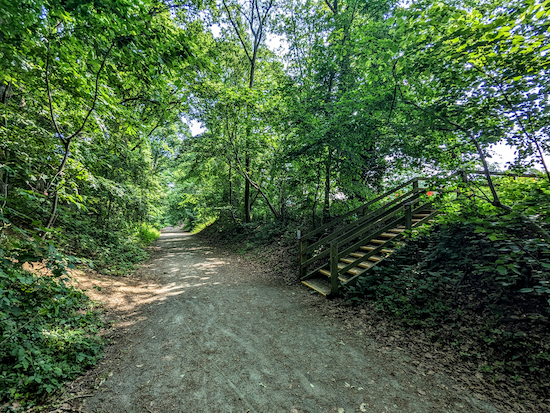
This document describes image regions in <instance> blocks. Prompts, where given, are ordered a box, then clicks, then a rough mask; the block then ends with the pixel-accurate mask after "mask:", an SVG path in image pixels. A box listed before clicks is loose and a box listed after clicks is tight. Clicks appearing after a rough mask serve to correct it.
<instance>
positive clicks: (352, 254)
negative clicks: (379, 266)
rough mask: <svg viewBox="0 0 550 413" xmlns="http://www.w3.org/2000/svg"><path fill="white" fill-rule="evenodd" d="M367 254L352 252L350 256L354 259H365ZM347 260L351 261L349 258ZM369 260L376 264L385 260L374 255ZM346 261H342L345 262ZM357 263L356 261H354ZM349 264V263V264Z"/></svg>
mask: <svg viewBox="0 0 550 413" xmlns="http://www.w3.org/2000/svg"><path fill="white" fill-rule="evenodd" d="M365 255H366V254H364V253H362V252H352V253H351V254H350V256H352V257H353V258H361V257H364V256H365ZM346 259H349V258H346ZM367 259H368V260H370V261H374V262H377V261H382V260H383V259H384V258H382V257H378V256H376V255H373V256H372V257H369V258H367ZM343 260H344V259H342V261H343ZM354 261H355V260H354ZM344 262H346V261H344ZM350 262H353V261H350ZM348 264H349V263H348Z"/></svg>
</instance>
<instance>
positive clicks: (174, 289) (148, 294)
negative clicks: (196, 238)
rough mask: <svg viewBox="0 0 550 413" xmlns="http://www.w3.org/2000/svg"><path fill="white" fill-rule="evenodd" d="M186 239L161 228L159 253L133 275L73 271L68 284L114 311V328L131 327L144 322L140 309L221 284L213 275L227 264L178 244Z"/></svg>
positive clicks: (198, 249) (197, 247)
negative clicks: (115, 315) (83, 291)
mask: <svg viewBox="0 0 550 413" xmlns="http://www.w3.org/2000/svg"><path fill="white" fill-rule="evenodd" d="M189 237H191V235H190V234H187V233H182V232H181V231H179V230H175V229H168V230H166V229H165V230H163V231H162V233H161V236H160V238H159V240H158V241H157V245H159V246H160V247H161V248H159V250H162V251H163V253H161V254H159V255H158V256H156V257H155V258H154V260H152V261H150V262H148V263H145V264H144V265H142V267H141V268H140V270H138V271H137V272H136V273H135V274H132V275H130V276H128V277H120V276H108V275H102V274H98V273H93V272H87V273H84V272H83V271H76V270H75V271H72V273H71V277H72V283H73V285H75V287H77V288H80V289H83V290H85V291H86V294H87V295H88V296H89V297H90V298H91V299H92V300H94V301H96V302H98V303H100V305H102V306H105V307H106V308H108V309H110V310H112V311H114V312H116V313H117V317H118V318H119V320H118V323H117V325H118V326H120V327H128V326H131V325H133V324H136V323H138V322H140V321H143V320H146V319H147V316H146V315H145V313H146V312H145V311H143V310H144V309H145V308H146V307H148V306H151V305H161V304H163V303H165V302H166V300H167V299H169V298H173V297H177V296H184V297H185V293H186V292H190V291H195V290H196V289H198V288H204V287H206V286H216V285H221V284H222V282H221V281H218V279H217V277H216V274H217V272H218V269H219V268H220V267H222V266H224V265H227V264H228V262H227V261H224V260H220V259H219V258H214V257H211V258H207V257H206V256H205V255H209V254H212V253H213V252H212V251H211V249H209V248H208V247H204V246H201V245H189V244H190V243H183V244H182V241H184V242H185V240H188V239H189ZM199 256H200V257H201V258H200V260H199V262H197V260H196V258H197V257H199ZM194 258H195V259H194ZM190 261H191V262H190ZM187 298H189V297H186V298H183V299H187ZM192 298H193V297H191V299H192Z"/></svg>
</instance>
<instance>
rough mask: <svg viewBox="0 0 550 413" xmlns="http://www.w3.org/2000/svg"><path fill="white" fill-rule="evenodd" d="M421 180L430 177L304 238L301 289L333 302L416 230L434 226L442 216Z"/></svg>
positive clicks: (379, 198) (403, 186)
mask: <svg viewBox="0 0 550 413" xmlns="http://www.w3.org/2000/svg"><path fill="white" fill-rule="evenodd" d="M420 181H426V178H414V179H412V180H410V181H408V182H406V183H404V184H402V185H400V186H398V187H397V188H395V189H392V190H391V191H388V192H386V193H384V194H382V195H380V196H379V197H377V198H375V199H373V200H372V201H370V202H368V203H366V204H364V205H362V206H361V207H359V208H357V209H355V210H353V211H350V212H348V213H347V214H344V215H342V216H340V217H338V218H336V219H334V220H333V221H331V222H329V223H327V224H325V225H323V226H322V227H320V228H317V229H316V230H314V231H312V232H310V233H308V234H305V235H304V236H303V237H301V238H300V278H301V281H302V284H304V285H305V286H307V287H309V288H312V289H313V290H315V291H317V292H319V293H320V294H322V295H324V296H325V297H327V298H332V297H335V296H337V295H338V290H339V288H340V286H341V285H343V284H347V285H352V284H354V283H355V282H357V280H358V279H359V277H361V276H363V275H365V274H366V273H367V272H368V271H369V270H370V269H371V268H373V267H374V266H376V265H377V264H378V263H380V262H382V261H383V260H384V259H385V258H387V257H388V256H389V255H391V254H392V253H393V251H394V249H395V247H399V246H400V245H402V244H403V241H404V238H405V236H406V235H407V234H409V233H410V232H411V231H413V230H414V228H418V227H419V226H421V225H423V224H425V223H427V222H429V221H431V220H432V218H433V217H434V216H435V215H436V214H437V213H438V212H437V211H436V210H434V209H433V208H432V206H431V202H430V201H429V200H428V199H427V197H426V189H425V188H420V187H419V182H420ZM426 201H427V202H426ZM377 204H382V205H381V206H379V207H378V208H375V205H377Z"/></svg>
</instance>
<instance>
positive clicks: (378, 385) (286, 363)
mask: <svg viewBox="0 0 550 413" xmlns="http://www.w3.org/2000/svg"><path fill="white" fill-rule="evenodd" d="M269 270H270V269H269V268H265V271H264V270H262V269H261V268H258V266H257V265H251V264H250V263H249V262H248V261H247V259H246V258H245V257H243V256H242V255H239V254H236V253H232V252H229V251H227V250H222V249H216V248H214V247H212V246H211V245H210V244H209V243H208V242H207V241H205V240H203V239H201V238H199V237H197V236H194V235H191V234H189V233H184V232H181V231H179V230H177V229H174V228H169V229H165V230H164V231H163V233H162V235H161V237H160V239H159V240H158V241H157V243H156V245H155V247H154V252H153V257H152V258H151V260H149V262H148V263H147V264H145V265H144V266H143V267H142V268H141V269H140V270H139V271H138V272H137V273H136V274H134V275H132V276H131V277H107V276H100V275H95V276H90V275H84V274H81V275H80V276H78V277H77V278H78V279H79V286H80V287H81V288H85V289H87V290H88V293H89V295H90V296H92V298H93V299H95V300H99V301H102V302H103V303H104V306H105V308H106V311H107V313H106V316H107V319H108V320H110V321H111V324H112V325H111V327H110V328H109V329H107V330H106V332H105V333H106V334H107V335H108V337H109V338H110V344H109V346H108V347H107V351H106V356H105V358H104V359H103V361H102V362H101V363H100V364H99V365H98V366H97V367H96V368H95V369H93V370H91V371H89V372H88V373H87V374H86V375H85V376H83V377H81V378H79V379H78V380H76V381H75V382H73V383H71V384H69V385H68V386H66V389H65V390H66V392H67V393H66V394H65V396H64V397H61V399H63V400H59V401H58V403H57V405H56V410H55V411H59V412H61V411H82V412H89V413H100V412H101V413H123V412H127V413H130V412H132V413H133V412H136V413H137V412H150V413H152V412H158V413H160V412H182V413H183V412H189V413H191V412H193V413H194V412H223V413H225V412H242V413H244V412H262V413H263V412H293V413H296V412H300V413H305V412H311V413H321V412H338V413H348V412H349V413H351V412H422V413H425V412H468V413H470V412H472V413H474V412H499V411H500V412H503V411H508V409H506V410H504V409H501V407H500V406H502V404H499V403H498V402H497V403H493V402H492V401H490V399H488V398H487V397H485V396H483V394H480V393H483V391H480V392H479V393H474V392H473V391H472V390H471V389H467V388H465V386H464V380H460V379H458V378H455V377H452V376H450V375H448V373H446V372H445V371H444V370H438V369H436V368H433V369H431V368H429V367H427V368H421V366H423V365H425V366H430V362H431V360H433V359H434V358H437V357H438V354H437V353H436V352H432V354H424V355H423V357H422V359H420V360H419V357H418V355H417V354H416V353H414V354H413V353H410V352H409V351H408V350H407V349H404V348H401V347H399V346H397V345H392V342H391V341H390V340H388V341H384V340H385V339H384V337H380V334H378V333H377V334H376V335H374V334H372V335H370V334H369V328H356V327H354V325H353V324H350V323H349V322H348V321H346V315H345V312H344V311H342V308H341V307H339V309H338V310H335V304H334V303H329V302H328V301H327V300H326V299H324V298H323V297H321V296H319V295H317V294H312V293H310V291H309V290H307V289H306V288H301V287H300V286H298V285H296V284H295V283H289V282H287V281H285V279H284V277H273V276H272V275H270V271H269ZM93 286H98V287H101V291H98V290H97V289H93V288H92V287H93ZM357 311H361V310H357ZM363 311H364V310H363ZM352 327H353V328H352ZM363 327H365V326H363ZM426 360H427V361H426ZM426 363H427V364H426ZM464 374H469V373H468V372H466V373H464ZM482 399H485V400H482Z"/></svg>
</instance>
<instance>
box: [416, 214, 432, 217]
mask: <svg viewBox="0 0 550 413" xmlns="http://www.w3.org/2000/svg"><path fill="white" fill-rule="evenodd" d="M430 215H431V214H414V215H413V217H422V218H426V217H429V216H430Z"/></svg>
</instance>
